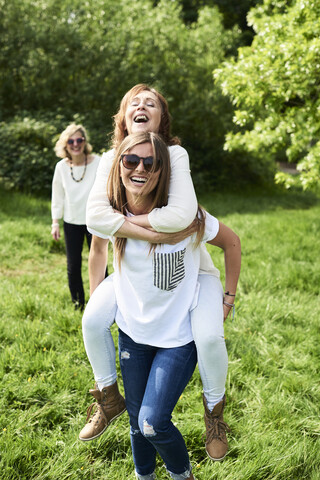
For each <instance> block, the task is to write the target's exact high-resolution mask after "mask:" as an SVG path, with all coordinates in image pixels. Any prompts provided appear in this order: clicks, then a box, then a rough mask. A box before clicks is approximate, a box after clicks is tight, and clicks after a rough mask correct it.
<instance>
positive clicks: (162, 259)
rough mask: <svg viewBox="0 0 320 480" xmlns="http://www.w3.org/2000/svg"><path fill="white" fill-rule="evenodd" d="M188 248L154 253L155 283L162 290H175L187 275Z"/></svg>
mask: <svg viewBox="0 0 320 480" xmlns="http://www.w3.org/2000/svg"><path fill="white" fill-rule="evenodd" d="M185 253H186V249H185V248H184V249H183V250H180V251H179V252H173V253H157V252H154V254H153V284H154V286H155V287H157V288H160V289H161V290H168V291H170V290H174V289H175V288H176V287H177V286H178V285H179V283H180V282H181V281H182V280H183V279H184V277H185V267H184V255H185Z"/></svg>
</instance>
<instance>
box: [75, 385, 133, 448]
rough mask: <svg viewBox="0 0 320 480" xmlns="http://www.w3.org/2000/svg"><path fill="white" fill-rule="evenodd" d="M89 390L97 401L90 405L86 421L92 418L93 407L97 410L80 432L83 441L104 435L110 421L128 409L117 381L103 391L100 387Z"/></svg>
mask: <svg viewBox="0 0 320 480" xmlns="http://www.w3.org/2000/svg"><path fill="white" fill-rule="evenodd" d="M89 392H90V393H91V395H92V396H93V397H94V398H95V399H96V401H97V402H94V403H92V404H91V405H90V406H89V407H88V410H87V419H86V422H88V420H89V418H90V415H91V411H92V408H93V407H95V411H94V414H93V415H92V417H91V418H90V420H89V422H88V423H87V424H86V425H85V426H84V427H83V429H82V430H81V432H80V434H79V438H80V440H83V441H88V440H93V439H94V438H97V437H99V436H100V435H102V433H103V432H104V431H105V430H106V428H107V427H108V426H109V425H110V423H111V422H112V421H113V420H115V419H116V418H117V417H119V416H120V415H121V414H122V413H123V412H124V411H125V410H126V403H125V400H124V398H123V396H122V395H120V393H119V390H118V384H117V382H116V383H114V384H113V385H110V387H104V388H103V389H102V390H101V392H100V390H98V389H94V390H89Z"/></svg>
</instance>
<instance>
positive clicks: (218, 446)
mask: <svg viewBox="0 0 320 480" xmlns="http://www.w3.org/2000/svg"><path fill="white" fill-rule="evenodd" d="M225 404H226V397H225V396H224V397H223V399H222V400H221V402H219V403H217V405H215V407H214V409H213V410H212V412H210V411H209V409H208V406H207V400H206V398H205V396H204V395H203V405H204V423H205V424H206V451H207V454H208V456H209V457H210V458H211V460H215V461H219V460H222V459H223V458H224V457H225V456H226V454H227V451H228V440H227V435H226V431H229V432H230V427H229V425H228V424H227V423H225V422H224V421H223V409H224V406H225Z"/></svg>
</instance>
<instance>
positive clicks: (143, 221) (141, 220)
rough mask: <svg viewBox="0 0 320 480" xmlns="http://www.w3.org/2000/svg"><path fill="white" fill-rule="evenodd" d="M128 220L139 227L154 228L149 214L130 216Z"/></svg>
mask: <svg viewBox="0 0 320 480" xmlns="http://www.w3.org/2000/svg"><path fill="white" fill-rule="evenodd" d="M128 221H129V222H130V223H133V224H134V225H138V226H139V227H143V228H149V229H152V226H151V224H150V222H149V220H148V215H135V216H134V217H128Z"/></svg>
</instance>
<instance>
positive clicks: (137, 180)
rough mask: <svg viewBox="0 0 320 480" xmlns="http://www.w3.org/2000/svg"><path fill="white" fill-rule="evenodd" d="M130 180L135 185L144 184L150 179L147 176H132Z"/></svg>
mask: <svg viewBox="0 0 320 480" xmlns="http://www.w3.org/2000/svg"><path fill="white" fill-rule="evenodd" d="M130 181H131V182H132V183H133V184H135V185H144V184H145V183H147V181H148V179H147V178H146V177H138V176H134V177H131V178H130Z"/></svg>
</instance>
